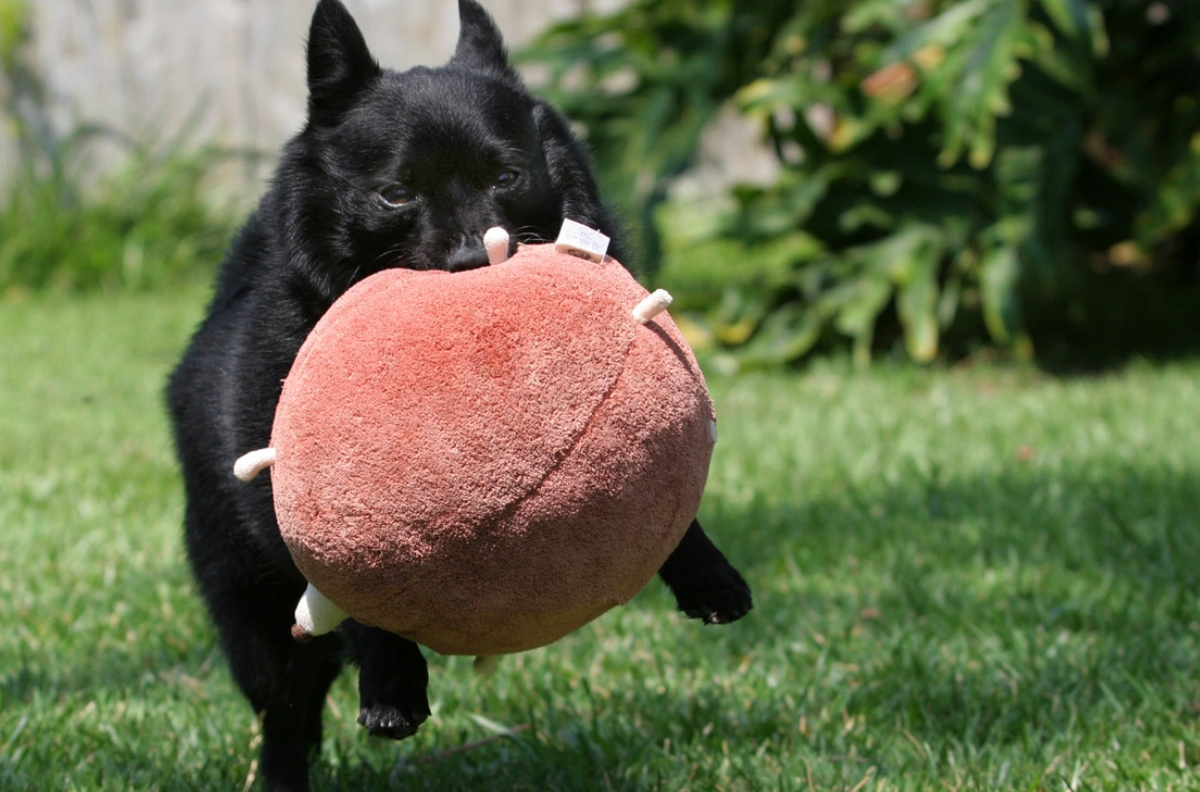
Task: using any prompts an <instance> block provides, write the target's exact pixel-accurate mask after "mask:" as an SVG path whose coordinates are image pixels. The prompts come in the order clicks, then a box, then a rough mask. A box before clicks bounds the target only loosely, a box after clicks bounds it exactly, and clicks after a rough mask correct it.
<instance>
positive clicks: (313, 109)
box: [308, 0, 382, 122]
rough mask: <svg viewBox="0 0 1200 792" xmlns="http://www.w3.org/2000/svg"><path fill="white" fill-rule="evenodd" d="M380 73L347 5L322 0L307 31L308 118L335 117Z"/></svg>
mask: <svg viewBox="0 0 1200 792" xmlns="http://www.w3.org/2000/svg"><path fill="white" fill-rule="evenodd" d="M381 73H382V70H381V69H380V68H379V64H378V63H376V61H375V59H374V58H373V57H371V51H370V50H369V49H367V42H366V39H364V38H363V34H362V31H360V30H359V29H358V25H357V24H356V23H355V21H354V17H352V16H350V12H349V11H347V10H346V7H345V6H344V5H342V4H341V2H340V1H339V0H321V2H319V3H318V4H317V10H316V11H314V12H313V18H312V27H310V28H309V31H308V117H309V120H310V121H316V122H321V121H331V120H334V119H336V118H337V117H339V116H340V115H341V114H342V113H343V112H344V111H345V109H346V108H347V107H349V105H350V104H351V103H352V102H353V101H354V99H355V97H356V96H357V95H358V94H359V93H360V92H361V91H363V90H365V89H366V88H368V87H370V86H371V84H373V83H374V82H375V80H377V79H378V78H379V75H380V74H381Z"/></svg>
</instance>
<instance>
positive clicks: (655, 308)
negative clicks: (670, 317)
mask: <svg viewBox="0 0 1200 792" xmlns="http://www.w3.org/2000/svg"><path fill="white" fill-rule="evenodd" d="M674 301H675V298H674V297H672V296H671V294H670V293H669V292H668V291H667V290H666V289H656V290H655V291H654V293H653V294H650V295H647V297H646V299H644V300H642V301H641V302H640V303H638V304H637V306H635V307H634V309H633V318H634V319H637V320H638V321H639V322H641V323H642V324H646V323H647V322H649V321H650V320H651V319H653V318H654V317H656V316H658V315H659V314H660V313H662V312H663V311H665V310H667V309H668V308H670V307H671V303H673V302H674Z"/></svg>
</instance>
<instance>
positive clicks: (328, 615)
mask: <svg viewBox="0 0 1200 792" xmlns="http://www.w3.org/2000/svg"><path fill="white" fill-rule="evenodd" d="M349 616H350V614H349V613H346V611H344V610H342V609H341V608H339V607H338V606H337V605H334V604H333V602H332V601H331V600H330V599H329V598H328V597H326V596H325V595H324V594H322V593H321V592H320V591H317V587H316V586H314V585H313V584H312V583H309V584H308V588H306V589H305V590H304V595H303V596H302V597H300V602H299V603H298V604H297V605H296V625H295V626H294V627H292V637H293V638H295V639H296V640H297V641H303V640H307V639H308V638H312V637H313V636H314V635H324V634H325V633H327V632H332V631H333V629H334V628H335V627H337V626H338V625H339V624H341V623H342V622H344V621H345V620H346V619H347V618H348V617H349Z"/></svg>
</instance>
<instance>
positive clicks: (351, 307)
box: [238, 229, 716, 656]
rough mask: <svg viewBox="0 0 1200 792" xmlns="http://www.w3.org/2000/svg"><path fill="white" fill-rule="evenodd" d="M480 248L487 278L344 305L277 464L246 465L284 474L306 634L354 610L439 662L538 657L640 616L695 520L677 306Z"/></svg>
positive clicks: (380, 289)
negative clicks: (561, 642)
mask: <svg viewBox="0 0 1200 792" xmlns="http://www.w3.org/2000/svg"><path fill="white" fill-rule="evenodd" d="M495 231H496V229H493V232H495ZM500 233H501V234H503V231H502V230H501V231H500ZM488 249H489V251H490V253H491V255H492V258H493V262H494V263H493V265H492V266H488V267H484V268H482V269H477V270H472V271H468V272H460V273H453V274H451V273H447V272H416V271H411V270H404V269H389V270H386V271H383V272H380V273H378V274H375V275H372V276H371V277H369V278H367V279H365V280H364V281H362V282H361V283H360V284H358V285H356V286H355V287H353V288H352V289H351V290H350V291H348V292H347V293H346V294H345V295H344V296H343V297H342V298H341V299H339V300H338V301H337V302H336V303H335V304H334V306H333V307H332V308H331V309H330V310H329V311H328V313H327V314H326V315H325V316H324V317H323V318H322V320H321V321H320V323H319V324H318V325H317V326H316V328H315V329H314V330H313V331H312V333H311V334H310V335H309V337H308V339H307V341H306V342H305V344H304V346H303V347H302V349H301V350H300V353H299V355H298V356H297V358H296V361H295V364H294V365H293V367H292V370H291V372H290V373H289V375H288V377H287V380H286V381H285V382H284V386H283V392H282V395H281V397H280V401H279V407H278V409H277V411H276V414H275V423H274V427H273V430H272V436H271V448H270V449H265V450H264V451H262V452H256V453H255V454H250V455H247V456H246V457H244V458H243V459H242V460H240V461H239V468H238V473H239V475H240V476H241V477H243V478H249V477H252V476H253V474H254V473H256V472H257V471H258V470H259V469H261V468H263V467H266V466H268V465H270V464H273V468H272V471H271V477H272V488H273V491H274V499H275V511H276V514H277V516H278V520H279V527H280V531H281V533H282V535H283V538H284V540H285V541H286V542H287V544H288V547H289V548H290V550H291V553H292V556H293V558H294V559H295V562H296V565H297V567H298V568H299V569H300V571H301V572H302V573H303V574H304V576H305V577H306V578H307V579H308V581H309V582H310V583H311V585H310V587H309V590H308V592H307V593H306V595H305V598H304V600H303V601H302V602H301V604H300V607H299V608H298V609H297V623H298V627H296V628H293V632H294V634H296V635H297V637H304V636H306V635H308V634H314V633H320V632H325V631H328V630H330V629H333V627H334V626H335V625H336V624H337V623H338V622H339V621H341V620H342V619H343V618H345V616H346V615H347V614H349V615H351V616H353V618H355V619H356V620H358V621H359V622H362V623H364V624H368V625H374V626H377V627H382V628H384V629H386V630H389V631H391V632H394V633H397V634H399V635H402V636H404V637H407V638H410V639H412V640H414V641H416V642H417V643H420V644H423V645H425V646H428V647H430V648H431V649H433V650H435V651H437V652H440V653H443V654H473V655H483V656H490V655H497V654H505V653H510V652H517V651H523V650H526V649H531V648H534V647H538V646H542V645H545V644H547V643H550V642H552V641H555V640H557V639H558V638H560V637H562V636H564V635H566V634H567V633H569V632H571V631H572V630H574V629H576V628H578V627H580V626H582V625H583V624H585V623H587V622H588V621H590V620H592V619H594V618H596V617H597V616H599V615H600V614H602V613H604V612H605V611H607V610H609V609H610V608H612V607H613V606H615V605H618V604H621V603H624V602H626V601H628V600H629V598H630V597H632V596H633V595H634V594H636V593H637V592H638V591H639V590H640V589H641V588H642V587H643V586H644V585H645V584H646V583H647V582H648V581H649V580H650V579H651V578H652V577H653V575H654V574H655V572H656V571H657V570H658V569H659V567H660V566H661V565H662V563H663V562H664V561H665V560H666V558H667V556H668V555H669V554H670V553H671V551H672V550H674V548H675V547H676V545H677V544H678V543H679V540H680V539H681V537H682V536H683V533H684V532H685V531H686V529H687V527H688V525H689V523H690V522H691V520H692V519H693V518H694V517H695V515H696V512H697V510H698V508H699V504H700V495H701V492H702V490H703V489H704V483H705V478H706V476H707V472H708V463H709V458H710V456H711V452H712V448H713V443H714V441H715V440H716V424H715V416H714V413H713V409H712V403H711V401H710V400H709V397H708V390H707V388H706V386H705V383H704V378H703V376H702V375H701V373H700V370H699V368H698V367H697V365H696V361H695V359H694V357H693V356H692V353H691V351H690V350H689V348H688V346H687V344H686V342H685V341H684V340H683V337H682V336H681V335H680V333H679V331H678V329H677V328H676V327H675V324H674V323H673V322H672V321H671V319H670V317H669V315H668V314H666V313H662V310H663V309H664V308H665V305H666V304H667V303H668V302H669V297H667V296H665V293H656V294H654V295H649V296H648V295H647V293H646V290H645V289H643V288H642V287H641V286H640V285H638V283H637V282H636V281H635V280H634V279H633V278H632V277H631V276H630V275H629V273H628V272H627V271H626V270H625V269H623V268H622V267H621V266H620V265H619V264H618V263H617V262H615V261H613V260H612V259H611V258H609V259H602V260H601V261H600V262H596V261H589V260H584V259H583V258H581V257H578V256H576V255H570V254H568V253H562V252H556V251H555V249H554V247H553V246H551V245H538V246H523V247H521V248H519V249H518V251H517V252H516V254H515V255H514V256H513V257H512V258H511V259H508V260H507V261H502V259H504V257H505V255H506V254H507V249H508V240H507V237H506V236H505V237H504V238H503V239H499V238H498V237H495V236H493V233H492V232H489V238H488ZM635 314H636V315H635Z"/></svg>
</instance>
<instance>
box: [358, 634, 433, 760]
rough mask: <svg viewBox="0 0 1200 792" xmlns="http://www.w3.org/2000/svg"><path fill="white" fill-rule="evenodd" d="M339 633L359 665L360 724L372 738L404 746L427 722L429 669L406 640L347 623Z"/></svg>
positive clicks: (415, 647) (422, 656)
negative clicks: (403, 741)
mask: <svg viewBox="0 0 1200 792" xmlns="http://www.w3.org/2000/svg"><path fill="white" fill-rule="evenodd" d="M341 629H342V630H343V631H344V632H345V634H346V636H347V638H349V641H350V646H351V652H352V658H353V660H354V661H355V662H356V663H358V702H359V710H358V722H359V723H360V724H362V725H363V726H365V727H366V728H367V731H368V732H370V733H371V734H373V735H375V736H376V737H388V738H390V739H393V740H403V739H404V738H405V737H411V736H412V735H414V734H416V731H417V727H419V726H420V725H421V724H422V723H424V722H425V719H426V718H428V717H429V696H428V693H427V692H426V688H427V687H428V686H429V669H428V667H427V666H426V664H425V656H424V655H422V654H421V649H420V647H418V646H417V645H416V644H415V643H413V642H412V641H410V640H408V639H407V638H401V637H400V636H398V635H394V634H392V633H389V632H386V631H384V630H380V629H378V628H375V627H365V626H363V625H361V624H358V623H357V622H354V621H348V622H346V623H345V624H344V625H342V627H341Z"/></svg>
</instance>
